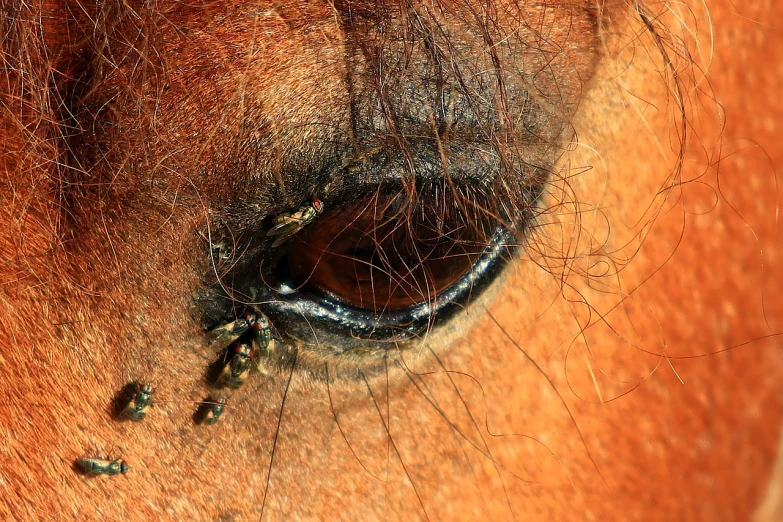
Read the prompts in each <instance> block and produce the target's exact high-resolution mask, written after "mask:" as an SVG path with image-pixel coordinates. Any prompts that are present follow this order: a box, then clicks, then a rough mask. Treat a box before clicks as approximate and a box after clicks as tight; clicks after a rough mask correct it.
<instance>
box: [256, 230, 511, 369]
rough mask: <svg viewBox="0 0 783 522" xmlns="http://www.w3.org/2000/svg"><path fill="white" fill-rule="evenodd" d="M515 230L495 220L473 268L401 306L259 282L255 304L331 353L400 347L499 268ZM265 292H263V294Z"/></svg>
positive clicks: (457, 307) (290, 332) (279, 325)
mask: <svg viewBox="0 0 783 522" xmlns="http://www.w3.org/2000/svg"><path fill="white" fill-rule="evenodd" d="M517 244H518V239H517V236H516V234H515V233H514V232H513V231H511V230H509V229H508V228H507V227H505V226H502V225H498V226H497V227H496V229H495V233H494V234H493V237H492V240H491V242H490V244H489V245H487V246H486V247H485V249H484V252H483V253H482V254H481V255H480V256H479V258H478V260H477V261H476V262H475V263H474V264H473V266H472V268H471V269H470V270H469V271H468V272H466V273H465V274H464V275H463V276H462V277H460V278H459V279H458V280H457V281H456V282H455V283H454V284H452V285H451V286H450V287H449V288H447V289H446V290H444V291H442V292H440V293H439V294H438V298H437V301H436V302H435V303H434V304H432V303H421V304H418V305H415V306H412V307H409V308H406V309H403V310H395V311H390V312H384V313H383V314H382V315H380V316H378V315H376V314H375V313H374V312H373V311H370V310H362V309H359V308H355V307H351V306H348V305H346V304H345V303H341V302H339V301H337V300H335V299H333V298H330V297H328V296H320V295H319V296H315V295H311V294H307V293H293V294H288V295H283V294H277V293H274V292H272V291H271V290H270V289H269V288H267V287H264V288H260V289H258V290H259V293H260V294H262V296H263V297H265V298H268V300H267V299H264V298H262V303H260V304H258V305H256V306H257V307H258V309H259V310H260V311H261V312H263V313H264V314H265V315H267V316H268V317H269V318H270V320H271V321H272V322H273V323H274V324H275V326H276V329H277V330H278V332H284V336H285V337H289V338H291V339H294V340H298V341H300V342H303V343H305V344H308V345H313V344H314V345H317V346H319V347H320V348H326V349H327V350H328V351H332V352H334V353H335V354H338V355H339V354H342V353H346V352H349V351H351V350H356V349H359V350H367V349H372V348H380V349H384V350H386V349H390V348H399V346H400V343H404V342H405V341H410V340H413V339H415V338H418V337H420V336H421V334H422V333H424V332H426V331H428V330H429V329H430V328H432V327H434V326H438V325H440V324H443V323H444V322H446V321H448V320H449V319H450V318H452V317H453V316H454V315H455V314H456V313H458V312H459V311H461V310H464V309H465V307H466V306H467V305H468V304H469V302H470V301H471V300H473V299H476V298H477V297H478V296H479V295H480V294H481V293H482V292H483V291H484V290H486V288H487V287H489V286H490V284H491V283H492V282H493V281H494V280H495V278H496V276H497V275H499V273H500V272H501V271H502V269H503V268H504V267H505V265H506V263H508V261H510V260H511V259H512V257H513V253H514V251H515V250H516V248H517ZM264 294H265V295H264Z"/></svg>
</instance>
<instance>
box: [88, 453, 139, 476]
mask: <svg viewBox="0 0 783 522" xmlns="http://www.w3.org/2000/svg"><path fill="white" fill-rule="evenodd" d="M76 464H77V465H78V466H79V467H80V468H81V470H82V471H84V473H85V474H87V475H94V476H97V475H119V474H120V473H123V474H124V473H127V472H128V470H129V469H131V468H130V466H128V465H127V464H126V463H125V461H124V460H122V459H106V458H103V457H95V458H92V457H79V458H78V459H76Z"/></svg>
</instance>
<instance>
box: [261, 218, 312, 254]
mask: <svg viewBox="0 0 783 522" xmlns="http://www.w3.org/2000/svg"><path fill="white" fill-rule="evenodd" d="M304 225H305V222H304V220H302V219H296V218H294V217H290V216H289V219H288V220H286V221H285V222H282V223H279V224H277V225H275V226H273V227H272V228H271V229H269V232H267V233H266V235H267V237H274V236H278V237H277V238H276V239H275V242H274V243H272V248H275V247H279V246H280V245H282V244H283V243H285V242H286V241H288V240H289V239H291V238H292V237H293V236H294V235H295V234H296V233H297V232H299V230H300V229H301V228H302V227H303V226H304Z"/></svg>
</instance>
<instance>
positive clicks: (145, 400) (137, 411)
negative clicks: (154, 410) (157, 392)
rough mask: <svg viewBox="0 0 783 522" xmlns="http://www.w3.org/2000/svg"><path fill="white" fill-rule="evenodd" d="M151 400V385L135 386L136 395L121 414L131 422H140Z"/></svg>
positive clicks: (145, 414)
mask: <svg viewBox="0 0 783 522" xmlns="http://www.w3.org/2000/svg"><path fill="white" fill-rule="evenodd" d="M151 400H152V384H150V383H147V384H145V385H144V386H138V385H137V391H136V395H134V396H133V398H132V399H131V400H130V401H129V402H128V404H127V405H126V406H125V409H124V410H123V414H124V415H125V416H126V417H127V418H129V419H130V420H132V421H136V422H139V421H142V420H144V417H146V416H147V410H148V409H149V407H150V401H151Z"/></svg>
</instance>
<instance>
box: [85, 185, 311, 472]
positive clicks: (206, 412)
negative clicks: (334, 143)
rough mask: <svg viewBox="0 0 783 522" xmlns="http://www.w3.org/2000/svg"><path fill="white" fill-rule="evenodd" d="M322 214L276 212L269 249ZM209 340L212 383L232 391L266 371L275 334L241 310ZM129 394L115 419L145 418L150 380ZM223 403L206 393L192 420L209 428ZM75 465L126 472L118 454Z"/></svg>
mask: <svg viewBox="0 0 783 522" xmlns="http://www.w3.org/2000/svg"><path fill="white" fill-rule="evenodd" d="M322 212H323V203H322V202H321V201H320V200H318V199H313V200H312V201H309V202H307V203H305V204H303V205H301V206H300V207H299V208H298V209H297V210H296V211H294V212H285V213H283V214H280V215H278V216H276V217H275V218H274V219H273V221H272V228H271V229H270V230H269V231H268V232H267V236H268V237H272V238H274V241H273V243H272V247H273V248H276V247H278V246H280V245H282V244H284V243H285V242H286V241H288V240H289V239H291V238H292V237H293V236H294V235H295V234H296V233H297V232H299V231H300V230H301V229H302V228H304V227H305V226H307V225H309V224H310V223H312V222H313V221H314V220H315V218H317V217H318V216H319V215H320V214H321V213H322ZM206 335H207V338H208V340H209V341H210V343H212V344H217V345H223V346H226V348H225V350H224V351H223V356H222V357H221V359H220V361H219V364H220V371H219V372H218V374H217V378H216V379H215V382H214V384H215V386H217V387H219V388H229V389H232V390H235V389H237V388H239V387H241V386H242V384H244V382H245V381H246V380H247V377H248V375H249V374H250V373H251V371H256V372H258V373H261V374H262V375H269V368H268V367H267V366H266V363H265V361H267V360H269V357H270V356H271V355H272V354H273V353H274V351H275V338H274V336H273V334H272V327H271V325H270V322H269V319H267V317H266V316H265V315H264V314H262V313H260V312H256V311H252V312H246V313H245V314H244V316H243V317H240V318H238V319H236V320H234V321H232V322H230V323H227V324H224V325H221V326H218V327H216V328H214V329H212V330H210V331H209V332H207V334H206ZM130 386H131V388H132V393H130V394H129V395H130V397H129V398H126V399H125V402H124V405H123V406H122V408H121V409H120V413H119V418H121V419H123V420H129V421H133V422H141V421H143V420H144V419H145V418H146V417H147V412H148V411H149V407H150V405H151V404H152V395H153V386H152V383H144V384H140V383H132V384H131V385H130ZM225 406H226V398H225V397H222V396H219V397H209V398H208V399H207V400H206V401H203V402H201V403H200V407H199V410H198V411H197V413H196V418H197V422H199V423H200V424H205V425H208V426H211V425H213V424H216V423H217V422H218V420H219V419H220V417H221V415H222V414H223V411H224V410H225ZM76 465H77V466H78V467H79V468H80V469H81V471H82V472H83V473H84V474H86V475H119V474H124V473H127V472H128V470H130V469H131V468H130V466H128V464H127V463H126V462H125V461H124V460H123V459H121V458H111V457H103V456H98V457H80V458H78V459H77V460H76Z"/></svg>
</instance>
